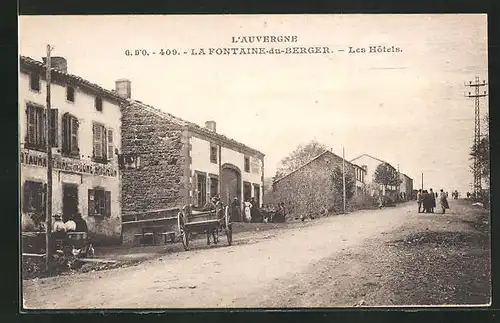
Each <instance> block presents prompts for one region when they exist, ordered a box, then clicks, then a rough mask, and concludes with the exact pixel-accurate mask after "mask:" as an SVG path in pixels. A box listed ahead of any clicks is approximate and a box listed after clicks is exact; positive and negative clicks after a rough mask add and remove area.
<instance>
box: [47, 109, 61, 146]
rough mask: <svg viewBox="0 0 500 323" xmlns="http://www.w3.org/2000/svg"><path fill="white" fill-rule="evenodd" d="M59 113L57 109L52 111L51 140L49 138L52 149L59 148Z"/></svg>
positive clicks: (50, 120)
mask: <svg viewBox="0 0 500 323" xmlns="http://www.w3.org/2000/svg"><path fill="white" fill-rule="evenodd" d="M57 117H58V111H57V109H50V119H49V122H50V138H49V141H50V142H49V143H50V146H51V147H58V146H59V140H58V139H59V136H58V132H57V130H58V122H57V121H58V120H57Z"/></svg>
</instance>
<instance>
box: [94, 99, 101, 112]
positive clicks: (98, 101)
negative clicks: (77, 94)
mask: <svg viewBox="0 0 500 323" xmlns="http://www.w3.org/2000/svg"><path fill="white" fill-rule="evenodd" d="M95 109H96V110H97V111H102V98H101V97H98V96H96V97H95Z"/></svg>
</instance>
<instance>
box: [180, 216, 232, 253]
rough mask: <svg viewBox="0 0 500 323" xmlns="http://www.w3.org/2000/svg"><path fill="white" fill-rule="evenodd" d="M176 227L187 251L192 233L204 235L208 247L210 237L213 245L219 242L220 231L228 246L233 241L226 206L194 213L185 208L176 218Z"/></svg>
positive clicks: (229, 217)
mask: <svg viewBox="0 0 500 323" xmlns="http://www.w3.org/2000/svg"><path fill="white" fill-rule="evenodd" d="M177 226H178V230H179V233H180V237H181V241H182V245H183V246H184V250H189V240H190V237H191V235H192V234H193V233H195V234H196V233H205V234H206V236H207V244H208V245H210V237H212V238H213V242H214V243H215V244H217V243H218V242H219V232H220V231H224V233H225V235H226V238H227V243H228V245H231V243H232V240H233V229H232V224H231V216H230V213H229V207H228V206H226V207H224V208H220V209H216V210H209V211H196V210H192V209H191V208H190V207H188V206H185V207H184V208H183V209H182V211H181V212H179V214H178V216H177Z"/></svg>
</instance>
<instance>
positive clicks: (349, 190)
mask: <svg viewBox="0 0 500 323" xmlns="http://www.w3.org/2000/svg"><path fill="white" fill-rule="evenodd" d="M332 183H333V192H334V194H335V197H336V199H335V200H337V201H341V200H342V199H343V194H344V193H343V190H344V187H343V178H342V169H341V168H340V166H337V167H335V168H334V169H333V172H332ZM355 189H356V182H355V179H354V176H353V175H352V174H351V173H350V172H347V170H346V174H345V191H346V194H345V195H346V200H350V199H351V198H352V197H353V196H354V192H355ZM339 197H340V198H339Z"/></svg>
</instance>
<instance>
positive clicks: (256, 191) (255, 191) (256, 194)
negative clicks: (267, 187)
mask: <svg viewBox="0 0 500 323" xmlns="http://www.w3.org/2000/svg"><path fill="white" fill-rule="evenodd" d="M253 196H254V199H255V203H256V204H257V207H260V185H257V184H253Z"/></svg>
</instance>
